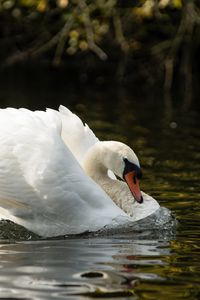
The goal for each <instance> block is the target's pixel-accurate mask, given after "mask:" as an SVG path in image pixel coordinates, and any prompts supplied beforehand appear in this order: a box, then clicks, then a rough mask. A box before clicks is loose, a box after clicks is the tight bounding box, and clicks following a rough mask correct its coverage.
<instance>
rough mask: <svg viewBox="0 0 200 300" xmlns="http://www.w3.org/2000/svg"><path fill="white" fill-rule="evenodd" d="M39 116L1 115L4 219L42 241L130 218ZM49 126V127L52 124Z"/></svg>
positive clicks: (6, 112)
mask: <svg viewBox="0 0 200 300" xmlns="http://www.w3.org/2000/svg"><path fill="white" fill-rule="evenodd" d="M40 115H41V114H39V113H33V112H29V111H28V112H27V111H26V110H15V109H7V110H0V206H1V209H0V214H1V217H3V218H8V219H10V220H12V221H14V222H16V223H18V224H20V225H22V226H24V227H26V228H28V229H30V230H31V231H33V232H35V233H37V234H39V235H42V236H56V235H62V234H71V233H80V232H83V231H86V230H88V231H95V230H97V229H100V228H102V227H103V226H105V225H106V224H109V223H112V220H113V219H115V218H117V217H120V216H123V217H125V218H126V217H127V215H126V214H125V213H124V212H123V211H122V210H121V209H119V208H118V207H117V206H116V205H115V204H114V203H113V202H112V200H111V199H110V198H109V197H108V196H107V195H106V194H105V193H104V191H103V190H102V189H101V188H100V187H99V186H98V185H97V184H95V183H94V182H93V181H92V180H91V179H90V178H89V177H87V176H85V174H84V172H83V170H82V168H81V167H80V165H79V164H78V163H77V161H76V160H75V158H74V156H73V155H72V153H71V152H70V151H69V150H68V149H67V147H66V145H65V144H64V142H63V140H62V139H61V136H60V133H59V126H52V127H48V126H47V123H48V121H44V118H43V117H41V116H40ZM46 122H47V123H46Z"/></svg>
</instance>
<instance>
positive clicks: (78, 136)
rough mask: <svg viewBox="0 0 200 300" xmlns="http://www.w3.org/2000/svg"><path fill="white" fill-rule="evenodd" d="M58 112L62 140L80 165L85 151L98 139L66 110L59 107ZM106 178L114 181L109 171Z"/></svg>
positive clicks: (85, 125)
mask: <svg viewBox="0 0 200 300" xmlns="http://www.w3.org/2000/svg"><path fill="white" fill-rule="evenodd" d="M59 112H60V116H61V120H62V139H63V140H64V142H65V144H66V145H67V146H68V148H69V149H70V150H71V152H72V153H73V155H74V156H75V157H76V159H77V160H78V162H79V163H80V164H81V165H82V163H83V160H84V157H85V155H86V153H87V151H88V150H89V149H90V148H91V147H92V146H93V145H94V144H96V142H98V141H99V139H98V138H97V137H96V135H95V134H94V132H93V131H92V130H91V129H90V128H89V126H88V125H87V124H83V122H82V121H81V119H80V118H79V117H78V116H77V115H75V114H73V113H72V112H71V111H70V110H69V109H68V108H66V107H65V106H63V105H60V107H59ZM108 176H109V177H110V178H112V179H116V177H115V175H114V173H113V172H112V171H111V170H108Z"/></svg>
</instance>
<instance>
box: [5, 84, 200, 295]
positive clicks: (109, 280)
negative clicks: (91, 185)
mask: <svg viewBox="0 0 200 300" xmlns="http://www.w3.org/2000/svg"><path fill="white" fill-rule="evenodd" d="M13 84H14V83H13V82H12V89H11V88H8V87H5V90H1V92H0V93H1V94H0V97H1V99H3V100H2V101H3V103H4V104H5V106H7V105H10V106H11V105H14V103H16V101H18V106H28V107H30V108H43V107H42V106H51V107H53V105H54V107H57V106H58V104H60V103H62V104H64V105H66V106H69V107H70V108H71V109H72V110H73V111H75V112H77V113H78V114H79V115H80V116H81V118H83V120H84V121H86V122H88V124H89V125H90V126H91V127H92V128H93V129H94V131H95V132H96V134H97V135H98V137H99V138H102V139H107V140H108V139H115V140H120V141H122V142H125V143H127V144H129V145H130V146H131V147H133V148H134V150H135V152H136V153H137V154H138V156H139V157H140V162H141V165H142V168H143V173H144V178H143V180H142V181H141V187H142V190H144V191H145V192H147V193H149V194H151V195H152V196H153V197H154V198H156V199H157V200H158V201H159V203H160V204H161V206H162V207H166V208H168V209H169V210H170V211H171V212H173V214H175V216H176V219H177V220H178V224H177V225H176V221H175V219H174V217H173V215H171V214H169V215H168V213H167V212H169V211H168V210H166V211H165V209H164V214H163V211H161V215H162V217H161V215H157V216H153V218H150V219H149V218H148V219H147V220H145V221H144V222H143V221H142V222H141V223H137V224H135V225H134V226H136V227H134V228H133V227H130V226H129V227H128V228H126V229H125V230H124V228H123V230H121V229H119V230H116V231H115V232H110V231H109V230H108V231H107V232H100V233H97V234H92V235H90V234H85V235H82V236H77V237H65V238H64V237H62V238H59V239H53V240H41V239H40V238H39V237H37V236H34V235H33V234H31V233H30V232H26V234H25V233H24V231H23V229H22V228H19V227H14V228H13V224H9V223H7V224H6V223H3V224H0V234H1V243H0V299H50V300H51V299H86V298H88V297H98V298H104V299H105V298H109V299H113V298H116V297H117V298H118V299H141V300H146V299H159V300H162V299H163V300H165V299H167V300H169V299H172V300H174V299H175V300H176V299H187V300H197V299H199V298H200V238H199V237H200V224H199V218H200V204H199V199H200V186H199V169H200V155H199V149H200V139H199V137H200V129H199V128H200V126H199V125H200V124H199V123H200V121H199V120H200V118H199V114H198V113H197V112H194V111H191V112H189V113H187V114H184V113H181V112H180V109H179V108H178V107H175V108H174V109H173V107H172V109H169V107H168V108H167V107H166V106H165V103H164V101H163V99H159V98H155V99H152V97H146V98H141V97H137V96H135V95H134V92H132V93H130V94H128V93H126V92H125V91H124V90H120V91H115V89H112V90H109V91H105V92H104V91H102V89H98V90H97V91H96V90H95V91H94V90H93V91H89V89H88V88H87V89H86V91H85V90H84V91H80V92H78V91H77V90H76V89H74V90H73V89H71V88H70V89H68V88H67V87H66V88H65V89H64V90H63V91H62V90H61V89H59V88H57V89H56V88H55V87H54V89H53V88H52V89H51V88H50V85H48V87H47V86H45V83H44V86H43V87H42V89H41V90H39V89H38V88H37V89H35V85H32V84H31V85H29V86H27V85H26V87H23V88H21V89H20V84H19V82H18V85H17V87H16V86H15V88H14V87H13ZM23 84H24V83H23ZM23 84H22V86H23ZM16 91H17V96H16ZM14 92H15V93H14ZM66 95H67V96H66ZM16 97H17V100H16ZM5 99H7V102H6V100H5ZM26 99H27V100H28V101H29V102H26ZM36 99H37V100H38V103H36ZM110 99H113V102H112V101H111V100H110ZM50 102H52V104H50ZM53 103H54V104H53ZM161 210H162V209H161ZM165 213H166V215H165ZM164 215H165V217H166V218H167V216H168V217H169V216H170V217H169V218H168V219H165V221H166V220H168V221H169V222H164V221H163V219H162V218H163V216H164ZM156 222H158V226H157V228H155V227H156ZM159 222H160V223H159ZM166 224H167V227H166ZM24 234H25V235H24ZM29 239H31V240H29Z"/></svg>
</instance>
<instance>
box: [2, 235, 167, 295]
mask: <svg viewBox="0 0 200 300" xmlns="http://www.w3.org/2000/svg"><path fill="white" fill-rule="evenodd" d="M166 255H170V248H169V243H167V242H164V243H163V242H159V241H157V240H151V241H147V240H144V241H143V240H139V241H137V240H134V239H133V237H132V235H131V234H130V235H129V236H126V237H125V236H121V237H120V236H116V237H115V238H112V237H111V238H91V239H80V238H79V239H68V240H62V241H58V240H56V241H40V242H36V241H35V242H23V243H16V244H5V245H1V249H0V261H1V266H2V268H3V269H4V272H3V274H1V276H0V287H3V290H2V294H1V297H7V296H8V295H9V297H11V295H12V292H13V293H14V295H15V297H24V296H25V297H28V298H34V297H42V299H45V298H48V299H56V298H62V297H64V295H65V296H67V295H85V296H95V295H96V296H97V295H102V296H104V297H110V296H113V297H115V296H118V297H119V296H121V297H129V296H134V290H135V285H137V282H138V278H140V279H147V278H149V279H151V280H152V279H153V280H154V279H155V278H156V279H158V278H159V279H160V278H161V277H160V276H157V275H156V276H155V274H153V273H152V274H151V273H150V272H148V273H147V272H144V271H143V272H138V268H141V267H142V268H147V267H148V266H149V267H150V266H153V265H155V264H159V265H166V262H164V261H163V259H162V257H164V256H166ZM150 257H151V258H150ZM11 291H12V292H11Z"/></svg>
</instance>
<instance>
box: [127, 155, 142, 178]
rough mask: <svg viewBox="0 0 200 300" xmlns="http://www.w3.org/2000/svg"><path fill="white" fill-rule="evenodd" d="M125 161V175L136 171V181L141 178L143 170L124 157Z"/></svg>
mask: <svg viewBox="0 0 200 300" xmlns="http://www.w3.org/2000/svg"><path fill="white" fill-rule="evenodd" d="M124 163H125V168H124V174H123V175H125V174H127V173H129V172H133V171H134V174H135V175H134V182H135V181H136V179H141V178H142V171H141V169H140V168H139V167H138V166H137V165H135V164H134V163H132V162H130V161H129V160H128V159H127V158H124Z"/></svg>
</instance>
